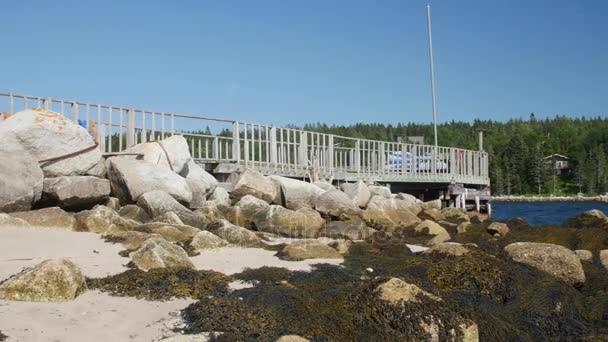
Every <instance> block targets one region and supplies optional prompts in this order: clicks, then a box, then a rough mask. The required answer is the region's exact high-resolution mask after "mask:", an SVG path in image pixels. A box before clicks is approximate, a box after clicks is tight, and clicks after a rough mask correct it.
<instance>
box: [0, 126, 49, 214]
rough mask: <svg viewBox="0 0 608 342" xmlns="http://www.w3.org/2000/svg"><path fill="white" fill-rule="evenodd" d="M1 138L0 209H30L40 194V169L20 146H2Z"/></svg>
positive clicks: (41, 177) (9, 210) (6, 210)
mask: <svg viewBox="0 0 608 342" xmlns="http://www.w3.org/2000/svg"><path fill="white" fill-rule="evenodd" d="M1 132H2V131H1V130H0V136H1V134H2V133H1ZM2 140H3V138H1V137H0V160H2V167H0V189H2V190H0V211H3V212H12V211H25V210H30V208H31V207H32V204H34V203H35V202H37V201H38V200H39V199H40V197H41V196H42V179H43V174H42V170H41V169H40V166H38V162H37V161H36V160H35V159H33V158H32V157H31V156H30V155H29V154H28V153H27V152H25V151H23V150H22V149H21V147H20V146H18V145H13V146H12V148H9V146H2V142H1V141H2Z"/></svg>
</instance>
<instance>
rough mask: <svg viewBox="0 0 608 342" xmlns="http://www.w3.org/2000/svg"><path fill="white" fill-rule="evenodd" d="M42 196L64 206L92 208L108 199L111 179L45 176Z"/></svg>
mask: <svg viewBox="0 0 608 342" xmlns="http://www.w3.org/2000/svg"><path fill="white" fill-rule="evenodd" d="M42 197H43V199H44V200H45V201H50V202H52V203H53V204H56V205H58V206H59V207H62V208H85V207H89V208H90V207H92V206H94V205H95V204H102V203H104V202H106V201H107V200H108V198H109V197H110V181H108V180H107V179H100V178H97V177H93V176H61V177H54V178H45V179H44V186H43V190H42Z"/></svg>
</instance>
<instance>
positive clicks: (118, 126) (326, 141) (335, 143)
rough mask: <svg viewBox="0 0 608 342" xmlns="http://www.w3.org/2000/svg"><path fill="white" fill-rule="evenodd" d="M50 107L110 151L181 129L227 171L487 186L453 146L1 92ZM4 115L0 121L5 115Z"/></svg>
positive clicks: (21, 102) (484, 168) (481, 162)
mask: <svg viewBox="0 0 608 342" xmlns="http://www.w3.org/2000/svg"><path fill="white" fill-rule="evenodd" d="M26 108H45V109H49V110H53V111H56V112H59V113H61V114H62V115H64V116H66V117H68V118H70V119H72V120H73V121H74V122H78V123H79V124H81V125H83V126H88V127H92V126H94V127H95V128H94V129H95V131H96V133H97V135H98V137H100V139H99V140H100V145H101V148H102V150H103V151H104V152H105V153H116V152H121V151H123V150H124V149H126V148H128V147H129V146H132V145H134V144H137V143H141V142H146V141H152V140H160V139H164V138H166V137H169V136H171V135H174V134H181V135H183V136H184V137H185V138H186V140H187V141H188V144H189V146H190V153H191V155H192V156H193V158H194V159H195V160H196V162H198V163H201V164H213V165H214V166H215V167H217V168H219V169H221V170H225V171H230V170H231V169H235V168H244V167H250V168H255V169H257V170H259V171H260V172H262V173H264V174H277V175H282V176H288V177H305V176H306V175H307V173H308V172H310V171H311V170H316V171H317V172H318V173H319V175H320V177H321V178H324V179H332V180H342V181H354V180H370V181H378V182H393V183H439V184H442V183H444V184H465V185H478V186H485V185H489V174H488V155H487V153H486V152H484V151H472V150H464V149H459V148H454V147H443V146H438V147H435V146H430V145H417V144H404V143H397V142H389V141H377V140H367V139H357V138H351V137H345V136H339V135H333V134H324V133H317V132H311V131H304V130H300V129H295V128H286V127H275V126H272V125H264V124H257V123H250V122H244V121H238V120H230V119H221V118H214V117H206V116H197V115H184V114H176V113H171V112H159V111H153V110H147V109H135V108H130V107H124V106H114V105H105V104H97V103H87V102H82V101H76V100H62V99H52V98H44V97H37V96H30V95H18V94H11V93H0V111H5V110H6V111H7V112H8V113H15V112H17V111H20V110H23V109H26ZM0 120H1V119H0Z"/></svg>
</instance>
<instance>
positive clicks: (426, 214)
mask: <svg viewBox="0 0 608 342" xmlns="http://www.w3.org/2000/svg"><path fill="white" fill-rule="evenodd" d="M418 217H420V218H421V219H423V220H431V221H435V222H439V221H444V220H445V216H444V215H443V213H441V210H438V209H436V208H430V209H424V210H423V211H422V212H421V213H420V214H418Z"/></svg>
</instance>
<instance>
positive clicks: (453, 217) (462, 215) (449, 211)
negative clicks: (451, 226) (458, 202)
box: [441, 207, 471, 224]
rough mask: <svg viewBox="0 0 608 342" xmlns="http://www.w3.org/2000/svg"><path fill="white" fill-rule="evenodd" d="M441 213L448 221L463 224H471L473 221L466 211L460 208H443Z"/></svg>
mask: <svg viewBox="0 0 608 342" xmlns="http://www.w3.org/2000/svg"><path fill="white" fill-rule="evenodd" d="M441 213H442V214H443V216H445V219H446V221H448V222H452V223H456V224H461V223H462V222H469V221H471V219H470V218H469V216H468V215H467V214H466V211H465V210H464V209H460V208H449V207H448V208H443V209H441Z"/></svg>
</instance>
